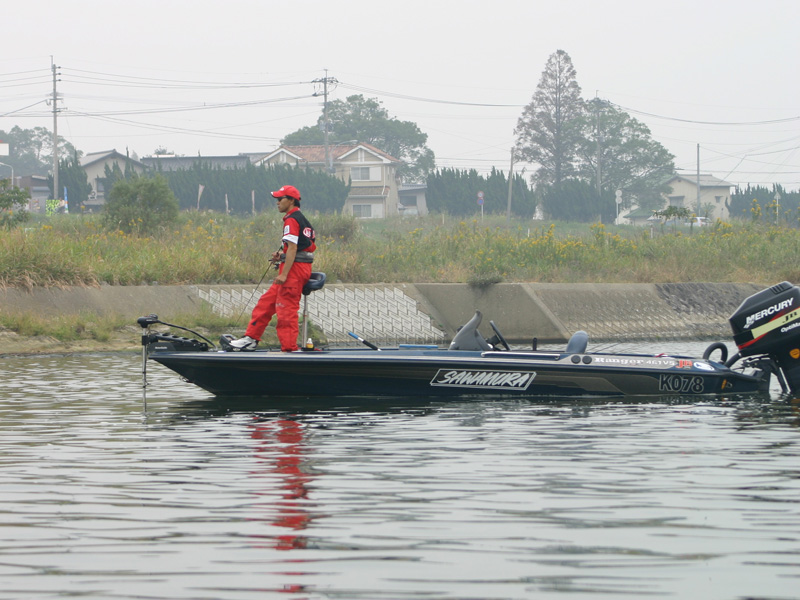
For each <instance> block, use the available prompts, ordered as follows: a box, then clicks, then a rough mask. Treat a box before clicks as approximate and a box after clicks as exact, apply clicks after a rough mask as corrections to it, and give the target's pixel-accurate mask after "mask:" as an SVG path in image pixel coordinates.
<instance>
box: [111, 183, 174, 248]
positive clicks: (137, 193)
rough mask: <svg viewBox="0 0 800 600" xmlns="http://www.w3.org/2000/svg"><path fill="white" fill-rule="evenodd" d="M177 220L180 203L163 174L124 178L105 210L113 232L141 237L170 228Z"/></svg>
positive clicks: (113, 192)
mask: <svg viewBox="0 0 800 600" xmlns="http://www.w3.org/2000/svg"><path fill="white" fill-rule="evenodd" d="M177 217H178V201H177V200H176V198H175V195H174V194H173V193H172V190H170V188H169V185H168V184H167V180H166V179H164V177H162V176H160V175H156V176H155V177H153V178H145V177H140V178H137V179H120V180H119V181H117V182H116V183H115V184H114V187H112V188H111V191H110V192H109V194H108V198H107V200H106V205H105V210H104V211H103V221H104V223H105V225H106V227H108V228H109V229H113V230H120V231H124V232H125V233H138V234H140V235H150V234H152V233H155V232H156V231H158V230H159V229H161V228H163V227H168V226H169V225H171V224H172V223H174V222H175V220H176V219H177Z"/></svg>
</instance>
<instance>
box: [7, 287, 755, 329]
mask: <svg viewBox="0 0 800 600" xmlns="http://www.w3.org/2000/svg"><path fill="white" fill-rule="evenodd" d="M760 289H762V286H759V285H755V284H748V283H671V284H547V283H504V284H497V285H492V286H488V287H486V288H474V287H471V286H469V285H466V284H454V283H424V284H371V285H356V284H327V285H326V286H325V287H324V288H323V289H322V290H320V291H318V292H314V293H313V294H311V295H310V296H309V318H310V320H311V321H312V322H313V323H314V324H315V325H317V326H319V327H321V328H322V330H323V331H324V332H325V335H326V336H327V338H328V340H329V341H330V342H344V341H352V340H351V338H350V337H349V336H348V335H347V332H348V331H353V332H355V333H358V334H360V335H362V336H363V337H365V338H367V339H372V340H374V341H376V342H378V341H381V342H384V343H387V342H388V343H396V342H417V343H419V342H436V343H442V342H444V341H446V340H449V339H450V338H452V336H453V335H454V334H455V332H456V330H457V328H458V327H459V326H460V325H462V324H464V323H465V322H466V321H467V320H469V318H470V317H471V316H472V315H473V314H474V311H475V310H480V311H481V312H482V313H483V315H484V321H483V322H484V324H483V325H482V326H481V331H482V332H483V333H484V335H486V336H487V337H489V336H490V335H491V329H490V327H489V320H490V319H491V320H493V321H494V322H495V323H496V324H497V326H498V327H499V328H500V330H501V331H502V332H503V334H504V335H505V337H506V338H507V339H508V340H509V341H510V342H517V343H521V342H529V341H530V340H531V339H532V338H534V337H536V338H538V340H539V341H540V342H543V343H550V342H564V341H566V340H567V339H569V336H570V335H571V334H572V333H573V332H575V331H577V330H578V329H583V330H585V331H587V332H588V333H589V335H590V337H591V339H592V340H595V341H603V340H607V341H612V340H613V341H616V340H635V339H696V338H701V339H704V338H719V339H728V338H729V337H730V328H729V326H728V323H727V318H728V317H729V316H730V314H731V313H732V312H733V311H734V310H735V309H736V308H737V307H738V306H739V304H741V302H742V301H743V300H744V299H745V298H746V297H748V296H750V295H751V294H753V293H755V292H757V291H759V290H760ZM262 291H263V290H257V291H256V292H255V294H254V293H253V288H252V287H251V286H232V285H216V286H209V285H203V286H188V285H187V286H101V287H97V288H63V289H62V288H36V289H34V290H32V291H25V290H19V289H5V290H0V313H24V312H33V313H48V314H78V313H82V312H83V313H88V312H94V313H97V314H106V315H108V314H117V315H121V316H123V317H126V318H130V319H131V323H134V322H135V320H136V318H137V317H139V316H142V315H146V314H150V313H156V314H158V315H159V316H160V317H161V318H162V319H163V320H165V321H169V322H176V321H175V320H176V319H177V320H179V319H180V317H181V316H183V315H188V314H194V313H196V312H199V311H200V310H201V307H203V306H205V307H206V308H211V310H213V311H215V312H217V313H219V314H225V315H233V316H238V315H239V314H242V313H244V316H243V317H242V322H243V323H244V322H246V319H247V315H249V311H250V309H251V308H252V306H253V305H254V304H255V302H256V300H257V299H258V297H259V295H260V293H261V292H262ZM301 308H302V307H301Z"/></svg>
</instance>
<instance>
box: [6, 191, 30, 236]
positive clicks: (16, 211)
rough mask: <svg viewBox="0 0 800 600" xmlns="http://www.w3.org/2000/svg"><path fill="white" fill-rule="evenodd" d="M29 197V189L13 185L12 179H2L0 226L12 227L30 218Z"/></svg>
mask: <svg viewBox="0 0 800 600" xmlns="http://www.w3.org/2000/svg"><path fill="white" fill-rule="evenodd" d="M28 198H30V194H29V193H28V190H23V189H21V188H18V187H17V186H12V185H11V180H10V179H3V180H0V227H4V228H6V229H11V228H12V227H15V226H17V225H19V224H20V223H24V222H25V221H27V220H28V216H29V215H28V211H27V210H25V205H26V204H27V200H28Z"/></svg>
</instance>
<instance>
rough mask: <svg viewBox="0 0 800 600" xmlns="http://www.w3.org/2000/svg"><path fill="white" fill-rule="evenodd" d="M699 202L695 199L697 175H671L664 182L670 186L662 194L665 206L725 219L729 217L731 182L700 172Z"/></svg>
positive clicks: (712, 218)
mask: <svg viewBox="0 0 800 600" xmlns="http://www.w3.org/2000/svg"><path fill="white" fill-rule="evenodd" d="M699 179H700V202H699V207H698V200H697V182H698V176H697V175H680V174H676V175H673V176H672V177H671V178H670V179H669V180H668V181H667V182H666V183H667V185H668V186H670V187H671V188H672V191H671V192H670V193H669V194H663V196H664V199H665V200H666V201H667V206H677V207H684V208H688V209H689V211H691V212H692V213H693V214H695V215H697V216H700V217H709V218H710V219H711V220H712V221H714V220H716V219H722V220H727V219H728V218H730V201H731V188H732V187H733V184H732V183H728V182H727V181H723V180H722V179H718V178H716V177H714V176H713V175H709V174H708V173H700V177H699Z"/></svg>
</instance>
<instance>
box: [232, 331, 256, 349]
mask: <svg viewBox="0 0 800 600" xmlns="http://www.w3.org/2000/svg"><path fill="white" fill-rule="evenodd" d="M228 346H230V349H231V350H232V351H233V352H249V351H251V350H255V349H256V346H258V340H254V339H253V338H251V337H250V336H249V335H246V336H244V337H240V338H239V339H238V340H233V341H232V342H228Z"/></svg>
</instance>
